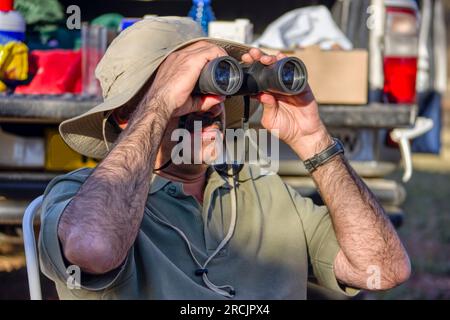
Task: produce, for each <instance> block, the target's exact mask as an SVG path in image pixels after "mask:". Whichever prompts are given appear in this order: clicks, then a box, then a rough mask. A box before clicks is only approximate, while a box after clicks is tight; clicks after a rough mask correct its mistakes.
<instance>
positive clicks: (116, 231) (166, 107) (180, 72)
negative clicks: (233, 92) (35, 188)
mask: <svg viewBox="0 0 450 320" xmlns="http://www.w3.org/2000/svg"><path fill="white" fill-rule="evenodd" d="M224 55H226V52H225V51H224V50H223V49H221V48H219V47H217V46H215V45H213V44H210V43H207V42H204V41H199V42H196V43H194V44H192V45H190V46H188V47H186V48H184V49H182V50H180V51H177V52H175V53H172V54H171V55H169V56H168V57H167V58H166V60H165V61H164V62H163V63H162V64H161V65H160V67H159V69H158V72H157V74H156V76H155V78H154V79H153V82H152V85H151V87H150V89H149V91H148V93H147V94H146V95H145V97H144V99H143V100H142V101H141V103H140V104H139V105H138V107H137V109H136V110H135V112H134V113H133V115H132V118H131V119H130V122H129V124H128V126H127V128H126V129H125V130H124V131H123V132H122V133H121V135H120V137H119V139H118V141H117V142H116V145H115V147H114V148H113V149H112V150H111V152H110V153H109V154H108V155H107V156H106V158H105V159H104V160H103V161H102V162H101V163H100V164H99V165H98V166H97V168H96V169H95V170H94V172H93V173H92V174H91V175H90V176H89V178H88V179H87V180H86V181H85V183H84V184H83V185H82V186H81V188H80V190H79V192H78V193H77V194H76V195H75V197H74V198H73V199H72V200H71V202H70V203H69V205H68V206H67V208H66V209H65V210H64V212H63V213H62V216H61V218H60V221H59V224H58V237H59V240H60V241H61V244H62V249H63V253H64V256H65V257H66V259H67V260H68V261H69V262H70V263H72V264H75V265H78V266H79V267H80V268H81V269H82V270H83V271H85V272H88V273H92V274H102V273H106V272H108V271H111V270H113V269H115V268H117V267H119V266H120V265H121V264H122V263H123V261H124V260H125V258H126V256H127V253H128V251H129V249H130V248H131V246H132V245H133V242H134V241H135V239H136V236H137V233H138V231H139V227H140V224H141V221H142V217H143V214H144V208H145V203H146V200H147V195H148V190H149V188H150V181H151V175H152V171H153V168H154V166H155V159H156V155H157V153H158V149H159V145H160V143H161V139H162V138H163V135H164V131H165V128H166V126H167V124H168V122H169V119H170V118H171V117H179V116H181V115H183V114H187V113H190V112H194V111H207V110H209V109H210V108H211V107H212V106H214V105H216V104H217V103H219V102H221V101H223V100H224V97H213V96H210V97H206V98H204V99H193V98H192V97H191V92H192V90H193V88H194V86H195V83H196V81H197V79H198V77H199V75H200V72H201V70H202V69H203V67H204V66H205V64H206V63H207V62H208V61H210V60H212V59H214V58H216V57H219V56H224Z"/></svg>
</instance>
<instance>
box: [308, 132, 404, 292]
mask: <svg viewBox="0 0 450 320" xmlns="http://www.w3.org/2000/svg"><path fill="white" fill-rule="evenodd" d="M324 141H325V142H324ZM329 141H330V140H329V137H328V136H327V134H324V137H323V139H321V140H319V142H318V143H317V147H316V148H317V149H318V150H323V149H325V148H326V146H327V145H328V144H329ZM321 144H325V145H321ZM312 178H313V179H314V181H315V183H316V185H317V187H318V189H319V192H320V194H321V197H322V199H323V200H324V202H325V204H326V205H327V207H328V209H329V212H330V216H331V219H332V222H333V227H334V230H335V232H336V237H337V239H338V242H339V244H340V247H341V251H340V252H339V254H338V256H337V258H336V261H335V273H336V276H337V278H338V279H340V280H341V281H342V282H345V283H347V284H349V285H354V286H357V287H360V288H367V286H368V285H367V281H366V280H367V278H368V277H369V276H370V272H373V271H371V270H372V269H371V268H378V270H379V271H380V276H381V278H380V280H381V285H380V288H369V289H382V288H389V287H392V286H395V285H396V284H398V283H400V282H403V281H404V280H406V279H405V278H407V277H408V276H409V259H408V256H407V254H406V252H405V250H404V248H403V245H402V244H401V241H400V239H399V238H398V236H397V233H396V232H395V229H394V228H393V226H392V224H391V223H390V221H389V219H388V217H387V216H386V214H385V212H384V210H383V208H382V206H381V205H380V204H379V202H378V201H377V200H376V198H375V196H374V195H373V193H372V192H371V191H370V190H369V189H368V187H367V186H366V185H365V183H364V182H363V181H362V180H361V178H360V177H359V176H358V175H357V174H356V172H355V171H354V170H353V169H352V168H351V166H350V165H349V163H348V162H347V160H346V159H345V157H343V156H336V157H335V158H334V159H332V160H331V161H330V162H328V163H326V164H324V165H323V166H321V167H319V168H318V169H317V170H316V171H315V172H313V174H312Z"/></svg>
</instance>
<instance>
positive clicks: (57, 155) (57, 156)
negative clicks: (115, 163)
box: [45, 129, 97, 171]
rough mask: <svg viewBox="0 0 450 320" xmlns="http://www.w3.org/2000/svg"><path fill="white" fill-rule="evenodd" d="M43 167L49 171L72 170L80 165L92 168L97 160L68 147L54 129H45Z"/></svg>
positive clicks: (80, 166)
mask: <svg viewBox="0 0 450 320" xmlns="http://www.w3.org/2000/svg"><path fill="white" fill-rule="evenodd" d="M45 141H46V154H45V169H46V170H49V171H72V170H76V169H78V168H82V167H89V168H93V167H95V166H96V165H97V161H95V160H94V159H92V158H87V157H85V156H83V155H81V154H79V153H77V152H75V151H73V150H72V149H70V148H69V147H68V146H67V145H66V143H65V142H64V140H63V139H62V138H61V136H60V135H59V133H58V130H56V129H46V131H45Z"/></svg>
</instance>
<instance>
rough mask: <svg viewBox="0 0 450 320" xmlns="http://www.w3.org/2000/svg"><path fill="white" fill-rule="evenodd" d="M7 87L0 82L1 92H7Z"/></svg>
mask: <svg viewBox="0 0 450 320" xmlns="http://www.w3.org/2000/svg"><path fill="white" fill-rule="evenodd" d="M6 89H7V87H6V84H4V83H3V82H2V81H1V80H0V92H4V91H6Z"/></svg>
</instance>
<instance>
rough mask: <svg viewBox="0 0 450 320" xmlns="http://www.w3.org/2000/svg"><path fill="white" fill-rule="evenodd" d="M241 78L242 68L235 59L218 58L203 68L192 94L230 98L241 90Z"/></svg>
mask: <svg viewBox="0 0 450 320" xmlns="http://www.w3.org/2000/svg"><path fill="white" fill-rule="evenodd" d="M243 78H244V74H243V72H242V68H241V66H240V65H239V62H238V61H237V60H236V59H234V58H232V57H229V56H225V57H219V58H216V59H214V60H212V61H210V62H208V63H207V64H206V66H205V67H204V68H203V70H202V72H201V74H200V77H199V79H198V81H197V85H196V86H195V88H194V93H196V94H217V95H224V96H232V95H234V94H235V93H236V92H238V90H239V89H240V88H241V86H242V80H243Z"/></svg>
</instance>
